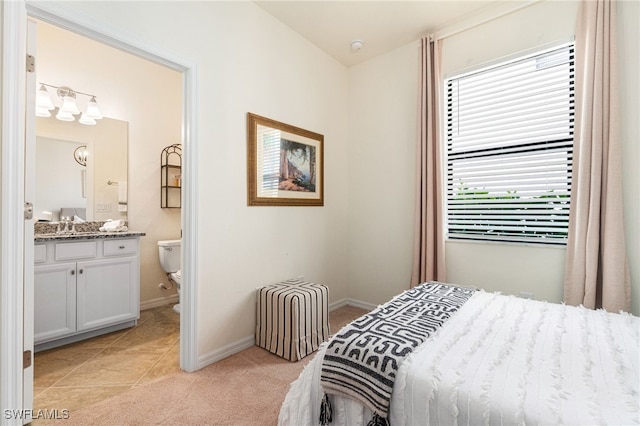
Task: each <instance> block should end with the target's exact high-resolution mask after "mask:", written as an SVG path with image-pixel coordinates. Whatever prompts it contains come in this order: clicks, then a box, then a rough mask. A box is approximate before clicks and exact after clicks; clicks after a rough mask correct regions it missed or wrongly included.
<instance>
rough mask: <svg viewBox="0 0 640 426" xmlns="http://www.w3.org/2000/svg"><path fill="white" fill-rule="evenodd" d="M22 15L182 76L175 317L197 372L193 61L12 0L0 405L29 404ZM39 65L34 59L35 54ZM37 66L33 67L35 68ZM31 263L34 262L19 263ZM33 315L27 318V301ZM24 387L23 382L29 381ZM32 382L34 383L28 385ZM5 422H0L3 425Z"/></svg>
mask: <svg viewBox="0 0 640 426" xmlns="http://www.w3.org/2000/svg"><path fill="white" fill-rule="evenodd" d="M27 17H33V18H37V19H40V20H42V21H45V22H48V23H51V24H53V25H56V26H58V27H61V28H64V29H67V30H69V31H73V32H75V33H77V34H80V35H82V36H84V37H88V38H91V39H93V40H96V41H99V42H101V43H104V44H107V45H109V46H111V47H114V48H117V49H120V50H122V51H125V52H127V53H131V54H134V55H136V56H139V57H141V58H143V59H147V60H150V61H152V62H155V63H157V64H160V65H164V66H166V67H168V68H171V69H174V70H176V71H179V72H181V73H182V76H183V78H182V86H183V90H182V92H183V95H182V96H183V102H182V144H183V147H184V157H183V170H182V173H183V189H182V214H181V222H182V265H183V266H182V270H183V274H182V278H183V280H184V285H183V286H182V289H181V305H182V312H181V316H180V367H181V368H182V369H183V370H185V371H188V372H191V371H195V370H197V369H198V354H197V348H198V342H197V322H196V321H197V303H196V300H197V299H196V295H197V290H198V289H197V282H198V280H197V274H198V271H197V259H198V256H197V247H198V244H197V238H198V233H197V226H198V223H197V211H198V209H197V198H196V194H197V180H196V176H197V167H198V163H197V158H198V155H197V150H198V137H197V116H198V114H197V112H198V64H197V63H195V62H194V61H191V60H189V59H187V58H184V57H180V56H177V55H175V54H174V53H173V52H167V51H166V50H163V49H161V48H158V47H157V46H154V45H150V44H148V43H146V42H143V41H142V40H139V39H136V38H134V37H132V36H130V35H128V34H125V33H120V32H117V31H116V29H115V28H113V27H111V26H109V25H108V24H106V23H103V22H100V21H98V20H95V19H93V18H91V17H88V16H85V15H81V14H79V13H78V12H77V11H74V10H73V9H71V8H69V7H68V6H64V5H62V4H59V3H56V2H40V1H33V2H32V1H25V0H18V1H11V2H4V3H3V8H2V21H3V33H2V37H3V39H2V55H3V56H2V64H3V65H2V142H1V149H2V153H1V160H0V161H1V163H2V171H1V176H2V181H1V183H0V189H1V191H2V193H1V206H0V214H1V215H2V216H1V218H0V227H1V231H2V241H1V245H0V265H1V270H0V323H1V324H2V327H1V329H0V352H1V353H2V357H0V358H1V360H0V407H1V408H2V409H3V410H4V409H13V408H16V409H30V408H32V407H25V406H24V405H23V400H22V393H23V373H22V371H23V370H22V351H23V349H22V348H23V343H24V335H23V325H24V314H25V312H26V311H28V310H29V308H28V307H27V309H26V310H25V306H24V304H25V302H28V301H26V300H25V298H24V295H23V292H24V290H25V289H24V274H23V264H24V256H23V253H22V252H23V249H24V244H25V242H24V236H23V231H24V220H23V203H24V180H25V176H24V172H25V169H24V161H25V156H24V148H25V126H24V123H25V110H26V96H25V92H26V77H25V75H26V72H25V58H26V36H27ZM36 63H37V58H36ZM36 66H37V65H36ZM24 266H25V267H27V268H33V265H24ZM30 303H31V308H30V309H31V315H33V301H31V302H30ZM27 385H28V384H27ZM31 385H33V383H31ZM6 420H7V419H5V418H4V413H3V418H2V419H0V422H5V421H6Z"/></svg>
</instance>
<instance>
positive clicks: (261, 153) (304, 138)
mask: <svg viewBox="0 0 640 426" xmlns="http://www.w3.org/2000/svg"><path fill="white" fill-rule="evenodd" d="M323 143H324V136H323V135H321V134H319V133H315V132H311V131H309V130H305V129H301V128H299V127H295V126H291V125H289V124H285V123H281V122H279V121H275V120H271V119H269V118H265V117H260V116H259V115H255V114H252V113H248V114H247V183H248V188H247V204H248V205H249V206H323V205H324V147H323Z"/></svg>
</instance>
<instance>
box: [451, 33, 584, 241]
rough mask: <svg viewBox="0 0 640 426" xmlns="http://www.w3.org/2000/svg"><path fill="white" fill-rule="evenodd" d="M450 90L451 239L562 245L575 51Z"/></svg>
mask: <svg viewBox="0 0 640 426" xmlns="http://www.w3.org/2000/svg"><path fill="white" fill-rule="evenodd" d="M445 86H446V87H445V89H446V102H447V105H446V107H447V111H446V114H445V119H446V143H447V147H446V165H447V168H446V170H447V231H448V237H449V238H450V239H480V240H498V241H514V242H538V243H551V244H565V243H566V237H567V225H568V220H569V202H570V194H571V169H572V155H573V120H574V119H573V117H574V100H573V97H574V88H573V86H574V53H573V45H572V44H571V45H566V46H562V47H559V48H556V49H554V50H551V51H545V52H543V53H539V54H536V55H534V56H529V57H526V58H521V59H518V60H515V61H511V62H509V63H505V64H501V65H499V66H495V67H492V68H490V69H485V70H482V71H479V72H475V73H471V74H467V75H463V76H458V77H455V78H450V79H447V80H446V81H445Z"/></svg>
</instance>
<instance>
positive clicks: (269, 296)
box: [256, 280, 329, 361]
mask: <svg viewBox="0 0 640 426" xmlns="http://www.w3.org/2000/svg"><path fill="white" fill-rule="evenodd" d="M257 298H258V300H257V303H256V345H258V346H260V347H261V348H265V349H266V350H268V351H269V352H272V353H274V354H276V355H278V356H281V357H282V358H285V359H288V360H289V361H298V360H299V359H302V358H304V357H305V356H307V355H309V354H310V353H311V352H313V351H315V350H316V349H318V347H319V346H320V344H321V343H322V342H324V341H325V340H327V339H328V338H329V289H328V288H327V286H325V285H322V284H316V283H309V282H305V281H299V280H287V281H283V282H280V283H277V284H273V285H269V286H266V287H262V288H259V289H258V294H257Z"/></svg>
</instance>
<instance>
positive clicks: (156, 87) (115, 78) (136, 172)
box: [36, 23, 182, 306]
mask: <svg viewBox="0 0 640 426" xmlns="http://www.w3.org/2000/svg"><path fill="white" fill-rule="evenodd" d="M37 49H38V52H37V68H36V72H37V79H38V80H37V81H38V82H43V83H48V84H52V85H55V86H69V87H71V88H72V89H74V90H77V91H81V92H85V93H91V94H95V95H96V96H97V100H98V104H99V105H100V109H101V112H102V114H103V115H104V116H105V117H110V118H115V119H118V120H123V121H126V122H127V123H129V129H128V147H129V148H128V173H126V174H128V178H127V179H128V204H129V205H128V212H127V216H128V220H129V228H130V229H131V230H133V231H138V232H144V233H146V236H144V237H142V238H141V240H140V252H141V255H140V302H141V303H142V304H143V306H144V304H145V303H150V302H151V303H153V301H156V303H158V299H160V302H162V300H163V299H164V298H166V297H169V296H171V295H175V289H172V290H169V291H167V290H161V289H159V288H158V283H160V282H164V283H168V281H167V278H166V275H165V274H164V272H163V271H162V268H161V267H160V263H159V261H158V246H157V241H158V240H167V239H176V238H180V210H179V209H161V208H160V152H161V151H162V149H163V148H164V147H165V146H167V145H171V144H174V143H179V142H180V138H181V126H182V118H181V108H182V106H181V104H182V76H181V74H180V73H178V72H176V71H173V70H171V69H168V68H166V67H163V66H160V65H157V64H154V63H152V62H149V61H146V60H143V59H141V58H138V57H137V56H134V55H131V54H128V53H124V52H122V51H120V50H117V49H114V48H112V47H109V46H106V45H104V44H101V43H97V42H95V41H93V40H90V39H88V38H86V37H80V36H78V35H76V34H74V33H71V32H69V31H66V30H63V29H60V28H58V27H54V26H52V25H49V24H46V23H39V25H38V37H37ZM86 100H87V98H86V97H85V96H81V95H78V103H79V104H80V105H81V106H82V105H84V102H86ZM50 120H53V121H54V122H55V121H57V120H54V119H53V118H51V119H50ZM58 123H62V122H58ZM101 123H104V121H103V122H101V121H100V120H98V124H96V125H95V126H90V127H91V131H92V132H99V130H100V127H101ZM64 124H66V125H69V127H73V124H74V123H64ZM75 125H76V127H78V126H81V127H88V126H82V125H78V124H77V123H75ZM100 155H102V154H100ZM126 160H127V159H126V158H125V157H123V158H120V161H121V163H118V166H117V167H116V168H114V173H113V175H112V177H106V175H105V174H101V175H99V176H102V178H99V177H97V178H96V182H95V190H96V191H95V194H96V196H97V197H99V196H100V193H101V192H111V193H113V194H115V195H116V196H117V191H118V188H117V187H109V186H108V185H107V180H112V181H119V180H121V178H120V177H119V174H118V173H117V172H118V170H119V168H120V167H121V166H122V165H123V164H122V162H123V161H124V162H125V164H124V166H125V171H126V169H127V164H126ZM112 210H113V213H112V214H111V215H108V214H101V215H98V216H96V218H97V219H105V218H106V217H107V216H108V217H109V218H111V219H118V218H120V216H119V213H118V211H117V204H116V205H113V206H112Z"/></svg>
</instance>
